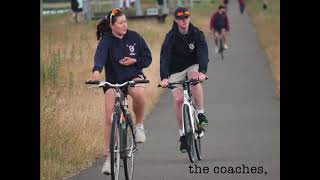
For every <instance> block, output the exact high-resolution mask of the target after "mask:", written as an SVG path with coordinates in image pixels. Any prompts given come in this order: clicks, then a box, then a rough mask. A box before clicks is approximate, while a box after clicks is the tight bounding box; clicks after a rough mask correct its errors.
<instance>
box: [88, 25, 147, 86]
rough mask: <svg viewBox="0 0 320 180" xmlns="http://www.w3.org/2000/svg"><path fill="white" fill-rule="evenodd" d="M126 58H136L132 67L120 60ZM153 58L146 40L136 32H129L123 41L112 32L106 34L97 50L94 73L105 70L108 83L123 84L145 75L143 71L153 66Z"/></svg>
mask: <svg viewBox="0 0 320 180" xmlns="http://www.w3.org/2000/svg"><path fill="white" fill-rule="evenodd" d="M124 57H131V58H135V59H136V60H137V62H136V63H135V64H133V65H131V66H123V65H121V64H120V63H119V60H120V59H122V58H124ZM151 61H152V57H151V52H150V49H149V48H148V46H147V44H146V42H145V41H144V39H143V38H142V37H141V36H140V35H139V34H138V33H137V32H134V31H130V30H127V33H126V34H125V35H124V36H123V38H122V39H119V38H117V37H115V36H114V35H113V34H112V33H111V32H107V33H104V35H103V36H102V38H101V40H100V41H99V44H98V46H97V49H96V53H95V56H94V67H93V71H99V72H100V73H101V71H102V70H103V68H105V73H106V76H105V77H106V81H109V82H111V83H123V82H126V81H128V80H131V79H133V78H135V77H137V76H138V75H144V74H143V71H142V69H143V68H146V67H148V66H149V65H150V64H151Z"/></svg>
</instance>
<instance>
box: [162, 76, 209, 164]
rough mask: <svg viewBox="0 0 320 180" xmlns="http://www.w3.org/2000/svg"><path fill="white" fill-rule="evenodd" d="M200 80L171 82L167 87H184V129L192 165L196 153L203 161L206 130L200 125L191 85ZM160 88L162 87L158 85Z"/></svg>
mask: <svg viewBox="0 0 320 180" xmlns="http://www.w3.org/2000/svg"><path fill="white" fill-rule="evenodd" d="M200 82H201V81H199V80H193V79H192V80H183V81H177V82H171V83H169V85H168V86H167V88H169V89H174V88H177V86H175V85H178V84H181V85H182V87H183V104H182V127H183V128H182V129H183V134H184V135H185V137H186V138H185V139H186V144H187V152H188V156H189V160H190V162H191V163H194V162H195V158H194V157H195V153H196V154H197V158H198V160H201V159H202V149H201V138H202V137H203V136H204V129H203V127H201V126H200V124H199V119H198V116H197V111H196V108H195V104H194V102H193V96H192V93H191V90H190V85H195V84H198V83H200ZM158 87H161V85H160V84H158Z"/></svg>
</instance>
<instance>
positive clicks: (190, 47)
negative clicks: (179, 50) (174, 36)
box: [189, 42, 194, 50]
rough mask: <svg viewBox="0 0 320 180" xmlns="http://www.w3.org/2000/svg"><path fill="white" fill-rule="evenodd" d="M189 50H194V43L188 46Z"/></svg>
mask: <svg viewBox="0 0 320 180" xmlns="http://www.w3.org/2000/svg"><path fill="white" fill-rule="evenodd" d="M189 49H191V50H193V49H194V42H192V43H190V44H189Z"/></svg>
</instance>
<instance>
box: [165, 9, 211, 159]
mask: <svg viewBox="0 0 320 180" xmlns="http://www.w3.org/2000/svg"><path fill="white" fill-rule="evenodd" d="M174 14H175V20H174V22H173V26H172V29H171V30H170V31H169V32H168V33H167V35H166V37H165V40H164V42H163V44H162V47H161V53H160V78H161V82H160V85H161V87H167V86H168V83H169V82H175V81H180V80H184V79H186V77H187V78H188V79H199V80H201V81H203V80H205V79H206V77H207V75H206V72H207V66H208V61H209V59H208V46H207V42H206V40H205V37H204V35H203V32H202V31H200V30H199V29H198V28H197V27H195V26H194V25H193V24H191V23H190V17H189V16H190V14H191V13H190V11H189V10H188V9H186V8H184V7H178V8H177V9H176V10H175V13H174ZM191 91H192V94H193V95H194V98H195V104H196V110H197V113H198V119H199V121H200V125H202V126H207V124H208V120H207V118H206V116H205V112H204V107H203V88H202V85H201V84H200V83H199V84H197V85H194V86H191ZM172 95H173V109H174V112H175V114H176V120H177V123H178V128H179V135H180V142H181V144H180V151H181V152H183V153H184V152H187V147H186V143H185V136H184V134H183V127H182V117H181V114H182V113H181V108H182V104H183V89H182V87H181V88H180V87H179V88H175V89H173V90H172Z"/></svg>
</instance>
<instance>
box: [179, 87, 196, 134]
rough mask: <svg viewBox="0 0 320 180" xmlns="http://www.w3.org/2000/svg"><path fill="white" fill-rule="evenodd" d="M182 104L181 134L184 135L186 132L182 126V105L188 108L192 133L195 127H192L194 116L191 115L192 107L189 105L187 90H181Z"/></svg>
mask: <svg viewBox="0 0 320 180" xmlns="http://www.w3.org/2000/svg"><path fill="white" fill-rule="evenodd" d="M183 94H184V95H183V97H184V98H183V104H182V107H181V112H182V130H183V134H184V135H186V132H185V128H184V116H183V107H184V106H185V105H186V106H188V109H189V112H188V113H189V117H190V121H191V129H192V134H193V133H194V132H195V128H194V117H193V115H192V111H193V109H192V107H191V105H190V97H189V94H188V91H187V90H183Z"/></svg>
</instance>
